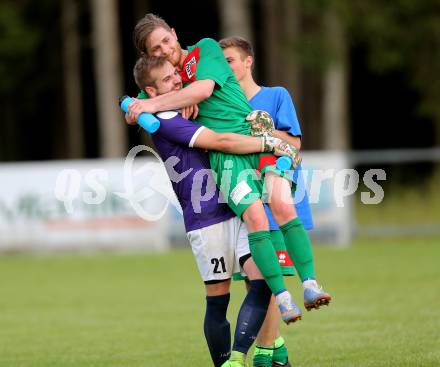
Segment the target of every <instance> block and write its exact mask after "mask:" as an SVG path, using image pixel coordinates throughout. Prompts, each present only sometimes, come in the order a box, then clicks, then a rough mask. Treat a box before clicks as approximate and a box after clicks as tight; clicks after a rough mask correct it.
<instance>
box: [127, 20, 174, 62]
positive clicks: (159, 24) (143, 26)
mask: <svg viewBox="0 0 440 367" xmlns="http://www.w3.org/2000/svg"><path fill="white" fill-rule="evenodd" d="M156 28H163V29H165V30H167V31H169V32H171V27H170V26H169V25H168V24H167V22H165V21H164V20H163V19H162V18H161V17H159V16H158V15H155V14H152V13H148V14H147V15H145V16H144V17H143V18H142V19H141V20H139V21H138V22H137V24H136V26H135V27H134V31H133V42H134V46H135V47H136V49H137V50H138V51H139V53H141V54H146V53H147V48H146V45H145V44H146V41H147V39H148V37H149V36H150V34H151V33H152V32H153V31H154V30H155V29H156Z"/></svg>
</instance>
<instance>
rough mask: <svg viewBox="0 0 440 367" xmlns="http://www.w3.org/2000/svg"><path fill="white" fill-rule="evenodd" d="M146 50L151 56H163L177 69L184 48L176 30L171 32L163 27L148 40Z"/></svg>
mask: <svg viewBox="0 0 440 367" xmlns="http://www.w3.org/2000/svg"><path fill="white" fill-rule="evenodd" d="M146 49H147V53H148V55H149V56H162V57H165V58H166V59H167V60H168V61H169V62H170V63H171V64H173V65H174V66H175V67H177V66H178V65H179V61H180V57H181V54H182V48H181V47H180V44H179V42H178V41H177V36H176V32H174V29H171V32H170V31H167V30H166V29H165V28H162V27H158V28H156V29H155V30H154V31H153V32H151V34H150V36H149V37H148V39H147V42H146Z"/></svg>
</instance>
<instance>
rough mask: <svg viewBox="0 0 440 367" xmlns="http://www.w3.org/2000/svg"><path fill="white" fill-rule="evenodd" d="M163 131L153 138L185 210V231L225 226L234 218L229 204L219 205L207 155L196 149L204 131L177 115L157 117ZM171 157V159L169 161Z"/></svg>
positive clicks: (160, 115) (160, 114)
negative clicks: (226, 222)
mask: <svg viewBox="0 0 440 367" xmlns="http://www.w3.org/2000/svg"><path fill="white" fill-rule="evenodd" d="M156 117H157V118H158V119H159V121H160V128H159V129H158V130H157V131H156V132H155V133H154V134H152V138H153V142H154V144H155V146H156V149H157V151H158V153H159V155H160V157H161V158H162V160H163V161H164V162H166V169H167V172H168V176H169V177H170V180H171V184H172V185H173V190H174V192H175V193H176V196H177V199H178V200H179V203H180V206H181V207H182V212H183V220H184V222H185V228H186V231H187V232H189V231H193V230H195V229H200V228H203V227H207V226H210V225H212V224H216V223H220V222H223V221H225V220H227V219H230V218H232V217H233V216H234V213H233V212H232V211H231V210H230V209H229V207H228V205H227V204H224V203H223V200H221V201H222V203H219V191H218V189H217V186H216V184H215V181H214V179H213V177H212V175H211V167H210V165H209V156H208V152H206V151H204V150H201V149H197V148H193V146H194V142H195V140H196V139H197V136H198V135H199V134H200V132H201V131H202V130H203V129H205V127H203V126H200V125H197V124H195V123H194V122H192V121H188V120H187V119H184V118H183V117H182V116H181V115H180V114H178V113H177V112H174V111H168V112H161V113H158V114H157V115H156ZM170 157H171V158H170Z"/></svg>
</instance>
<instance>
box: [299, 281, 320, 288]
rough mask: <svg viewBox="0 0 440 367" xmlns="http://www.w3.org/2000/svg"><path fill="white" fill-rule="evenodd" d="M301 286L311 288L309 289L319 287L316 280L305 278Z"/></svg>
mask: <svg viewBox="0 0 440 367" xmlns="http://www.w3.org/2000/svg"><path fill="white" fill-rule="evenodd" d="M302 286H303V288H304V289H306V288H309V289H310V288H311V289H315V288H319V286H318V283H317V282H316V280H315V279H307V280H305V281H304V282H303V283H302Z"/></svg>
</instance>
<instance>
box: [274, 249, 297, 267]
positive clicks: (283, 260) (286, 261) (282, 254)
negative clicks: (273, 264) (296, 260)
mask: <svg viewBox="0 0 440 367" xmlns="http://www.w3.org/2000/svg"><path fill="white" fill-rule="evenodd" d="M277 256H278V261H279V263H280V265H281V266H293V263H292V260H290V257H289V254H288V253H287V251H277Z"/></svg>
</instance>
